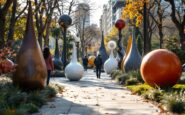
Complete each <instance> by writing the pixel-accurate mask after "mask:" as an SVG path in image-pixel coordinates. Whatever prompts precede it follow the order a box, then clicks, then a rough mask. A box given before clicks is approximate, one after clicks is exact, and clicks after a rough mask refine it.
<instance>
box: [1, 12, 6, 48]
mask: <svg viewBox="0 0 185 115" xmlns="http://www.w3.org/2000/svg"><path fill="white" fill-rule="evenodd" d="M5 21H6V19H5V16H4V14H3V12H0V49H1V48H3V47H4V44H5V40H4V36H5Z"/></svg>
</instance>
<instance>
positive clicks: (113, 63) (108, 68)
mask: <svg viewBox="0 0 185 115" xmlns="http://www.w3.org/2000/svg"><path fill="white" fill-rule="evenodd" d="M108 48H109V49H110V50H111V51H110V56H109V58H108V59H107V60H106V61H105V63H104V70H105V72H106V73H107V74H111V73H112V72H113V71H114V70H116V69H117V68H118V62H117V60H116V58H114V54H113V50H114V49H115V48H116V42H115V41H109V43H108Z"/></svg>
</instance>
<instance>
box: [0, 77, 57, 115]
mask: <svg viewBox="0 0 185 115" xmlns="http://www.w3.org/2000/svg"><path fill="white" fill-rule="evenodd" d="M54 96H56V90H55V89H54V88H52V87H46V88H45V89H43V90H37V91H33V92H23V91H21V90H20V89H19V88H17V87H15V86H14V85H13V84H12V82H11V81H10V80H9V79H3V82H2V81H1V80H0V113H1V114H2V115H28V114H30V113H34V112H37V111H38V109H39V108H38V107H41V106H42V105H43V104H45V103H46V101H49V99H51V98H52V97H54Z"/></svg>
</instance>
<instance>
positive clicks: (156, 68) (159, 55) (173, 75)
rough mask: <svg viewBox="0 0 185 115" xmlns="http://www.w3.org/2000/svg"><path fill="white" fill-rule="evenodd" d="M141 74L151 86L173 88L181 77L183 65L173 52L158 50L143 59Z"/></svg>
mask: <svg viewBox="0 0 185 115" xmlns="http://www.w3.org/2000/svg"><path fill="white" fill-rule="evenodd" d="M140 72H141V75H142V78H143V80H144V81H145V82H146V83H148V84H149V85H150V86H153V87H155V86H159V87H172V86H173V85H175V84H176V83H177V81H178V80H179V79H180V77H181V74H182V65H181V62H180V60H179V58H178V57H177V56H176V55H175V54H174V53H173V52H171V51H169V50H166V49H157V50H154V51H151V52H150V53H148V54H147V55H146V56H145V57H144V58H143V60H142V62H141V68H140Z"/></svg>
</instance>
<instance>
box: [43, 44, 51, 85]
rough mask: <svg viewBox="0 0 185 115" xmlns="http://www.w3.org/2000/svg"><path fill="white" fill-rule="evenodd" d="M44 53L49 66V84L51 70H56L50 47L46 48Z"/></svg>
mask: <svg viewBox="0 0 185 115" xmlns="http://www.w3.org/2000/svg"><path fill="white" fill-rule="evenodd" d="M43 55H44V59H45V62H46V67H47V72H48V76H47V82H46V84H47V85H49V80H50V77H51V71H53V70H54V64H53V61H52V56H51V53H50V50H49V48H48V47H45V48H44V51H43Z"/></svg>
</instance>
